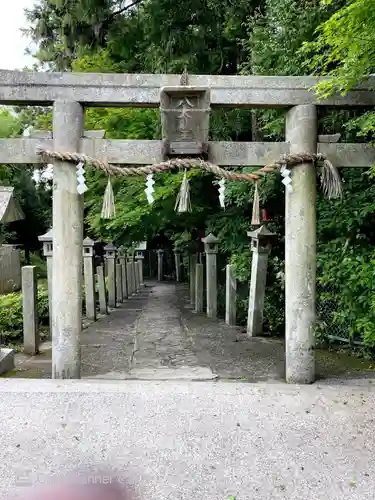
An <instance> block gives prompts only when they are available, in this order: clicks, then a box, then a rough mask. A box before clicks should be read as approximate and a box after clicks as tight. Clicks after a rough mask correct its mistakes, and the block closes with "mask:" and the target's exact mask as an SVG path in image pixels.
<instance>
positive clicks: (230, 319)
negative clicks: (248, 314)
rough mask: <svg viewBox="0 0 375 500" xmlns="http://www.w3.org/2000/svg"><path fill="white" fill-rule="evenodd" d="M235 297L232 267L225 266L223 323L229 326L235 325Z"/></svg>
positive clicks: (235, 282) (235, 287)
mask: <svg viewBox="0 0 375 500" xmlns="http://www.w3.org/2000/svg"><path fill="white" fill-rule="evenodd" d="M236 297H237V280H236V278H235V276H234V274H233V267H232V266H231V265H230V264H227V266H226V280H225V323H226V324H227V325H231V326H234V325H235V324H236Z"/></svg>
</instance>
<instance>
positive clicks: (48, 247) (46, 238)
mask: <svg viewBox="0 0 375 500" xmlns="http://www.w3.org/2000/svg"><path fill="white" fill-rule="evenodd" d="M38 240H39V241H41V242H42V243H43V255H44V257H45V258H46V261H47V286H48V316H49V328H50V338H51V336H52V272H53V271H52V266H53V264H52V255H53V230H52V228H51V229H49V230H48V231H47V232H46V234H42V236H38Z"/></svg>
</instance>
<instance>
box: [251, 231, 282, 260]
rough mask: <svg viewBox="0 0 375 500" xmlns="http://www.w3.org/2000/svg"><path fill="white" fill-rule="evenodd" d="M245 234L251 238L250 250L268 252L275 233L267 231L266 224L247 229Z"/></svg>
mask: <svg viewBox="0 0 375 500" xmlns="http://www.w3.org/2000/svg"><path fill="white" fill-rule="evenodd" d="M247 236H248V237H249V238H251V250H252V251H253V252H258V253H267V254H269V253H270V252H271V248H272V241H273V239H274V238H275V236H276V234H275V233H272V232H271V231H269V230H268V228H267V227H266V226H260V228H258V229H256V230H255V231H248V233H247Z"/></svg>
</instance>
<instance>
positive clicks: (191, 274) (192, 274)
mask: <svg viewBox="0 0 375 500" xmlns="http://www.w3.org/2000/svg"><path fill="white" fill-rule="evenodd" d="M196 266H197V254H196V253H193V254H192V255H190V257H189V286H190V304H191V305H192V306H193V307H194V306H195V286H196V283H195V273H196Z"/></svg>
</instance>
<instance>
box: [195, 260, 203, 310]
mask: <svg viewBox="0 0 375 500" xmlns="http://www.w3.org/2000/svg"><path fill="white" fill-rule="evenodd" d="M203 272H204V265H203V264H202V263H198V264H196V266H195V312H196V313H201V312H203V279H204V276H203Z"/></svg>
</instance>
